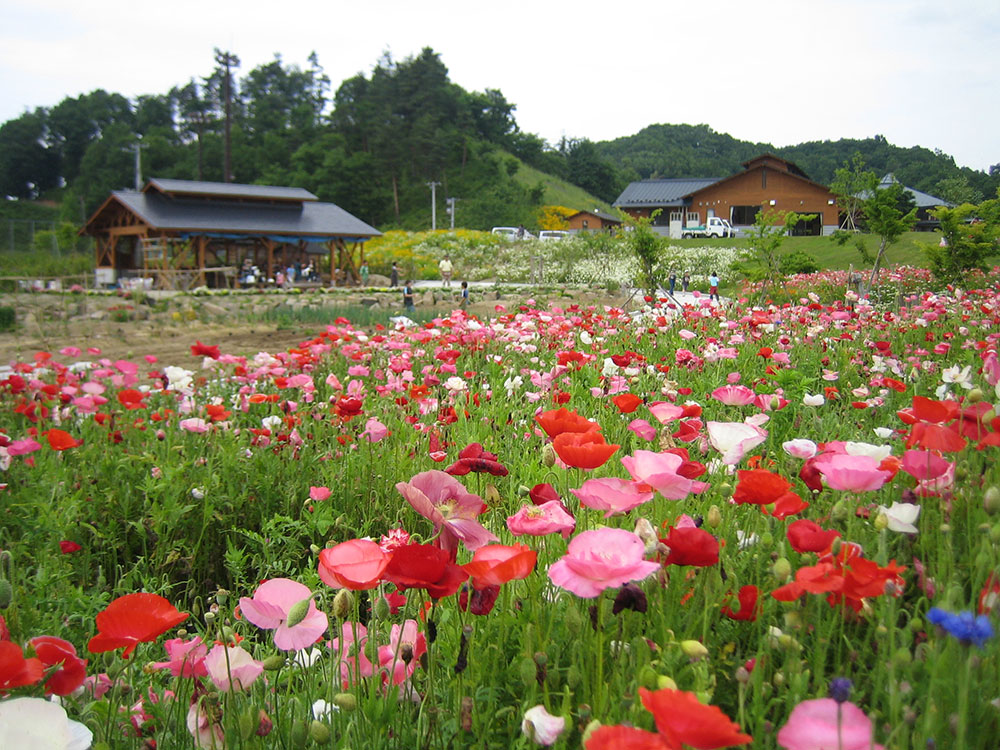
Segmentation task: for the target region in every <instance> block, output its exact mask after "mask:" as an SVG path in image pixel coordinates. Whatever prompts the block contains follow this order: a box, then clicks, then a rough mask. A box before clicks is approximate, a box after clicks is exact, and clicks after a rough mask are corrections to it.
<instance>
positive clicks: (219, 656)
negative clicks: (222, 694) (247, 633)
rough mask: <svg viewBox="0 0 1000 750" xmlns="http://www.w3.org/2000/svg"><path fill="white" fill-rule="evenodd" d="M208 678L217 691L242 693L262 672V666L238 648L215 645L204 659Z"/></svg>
mask: <svg viewBox="0 0 1000 750" xmlns="http://www.w3.org/2000/svg"><path fill="white" fill-rule="evenodd" d="M205 667H206V668H207V669H208V676H209V677H210V678H211V679H212V682H214V683H215V686H216V687H217V688H218V689H219V690H223V691H227V690H233V691H242V690H246V689H247V688H248V687H250V686H251V685H252V684H253V683H254V681H255V680H256V679H257V678H258V677H260V676H261V674H262V673H263V672H264V665H263V664H262V663H261V662H259V661H257V660H256V659H254V658H253V657H252V656H250V654H249V653H247V652H246V651H245V650H243V648H241V647H240V646H223V645H222V644H221V643H217V644H216V645H215V646H213V647H212V650H211V651H209V652H208V656H206V657H205Z"/></svg>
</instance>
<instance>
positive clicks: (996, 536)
mask: <svg viewBox="0 0 1000 750" xmlns="http://www.w3.org/2000/svg"><path fill="white" fill-rule="evenodd" d="M990 541H991V542H993V543H994V544H996V543H997V542H1000V523H997V524H993V528H992V529H990Z"/></svg>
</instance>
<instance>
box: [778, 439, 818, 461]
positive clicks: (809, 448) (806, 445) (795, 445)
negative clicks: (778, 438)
mask: <svg viewBox="0 0 1000 750" xmlns="http://www.w3.org/2000/svg"><path fill="white" fill-rule="evenodd" d="M781 447H782V449H783V450H784V451H785V453H787V454H788V455H789V456H792V457H793V458H804V459H808V458H812V457H813V456H815V455H816V451H818V450H819V448H818V446H817V445H816V443H814V442H813V441H812V440H807V439H806V438H796V439H795V440H786V441H785V442H783V443H782V444H781Z"/></svg>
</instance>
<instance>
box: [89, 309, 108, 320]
mask: <svg viewBox="0 0 1000 750" xmlns="http://www.w3.org/2000/svg"><path fill="white" fill-rule="evenodd" d="M87 317H89V318H90V319H91V320H107V317H108V311H107V310H98V311H97V312H92V313H91V314H90V315H88V316H87Z"/></svg>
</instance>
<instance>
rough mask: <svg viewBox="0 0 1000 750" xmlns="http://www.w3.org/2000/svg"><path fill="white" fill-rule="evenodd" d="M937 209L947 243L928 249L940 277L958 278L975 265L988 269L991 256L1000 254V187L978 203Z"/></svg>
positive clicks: (936, 215)
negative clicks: (995, 193) (995, 194)
mask: <svg viewBox="0 0 1000 750" xmlns="http://www.w3.org/2000/svg"><path fill="white" fill-rule="evenodd" d="M933 213H934V216H935V217H937V219H938V221H940V222H941V233H942V234H943V235H944V246H942V247H929V248H927V250H926V253H927V257H928V259H929V260H930V262H931V269H932V270H933V271H934V275H935V276H936V277H937V278H938V279H941V280H943V281H958V280H960V279H961V278H962V276H963V275H964V274H965V273H966V272H968V271H970V270H972V269H974V268H978V269H985V268H986V267H987V265H988V262H989V260H990V258H991V257H993V256H996V255H998V254H1000V247H998V245H997V241H998V239H1000V191H998V192H997V198H993V199H991V200H988V201H983V202H982V203H980V204H979V205H978V206H977V205H973V204H971V203H963V204H962V205H961V206H957V207H955V208H939V209H937V210H936V211H934V212H933Z"/></svg>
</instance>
